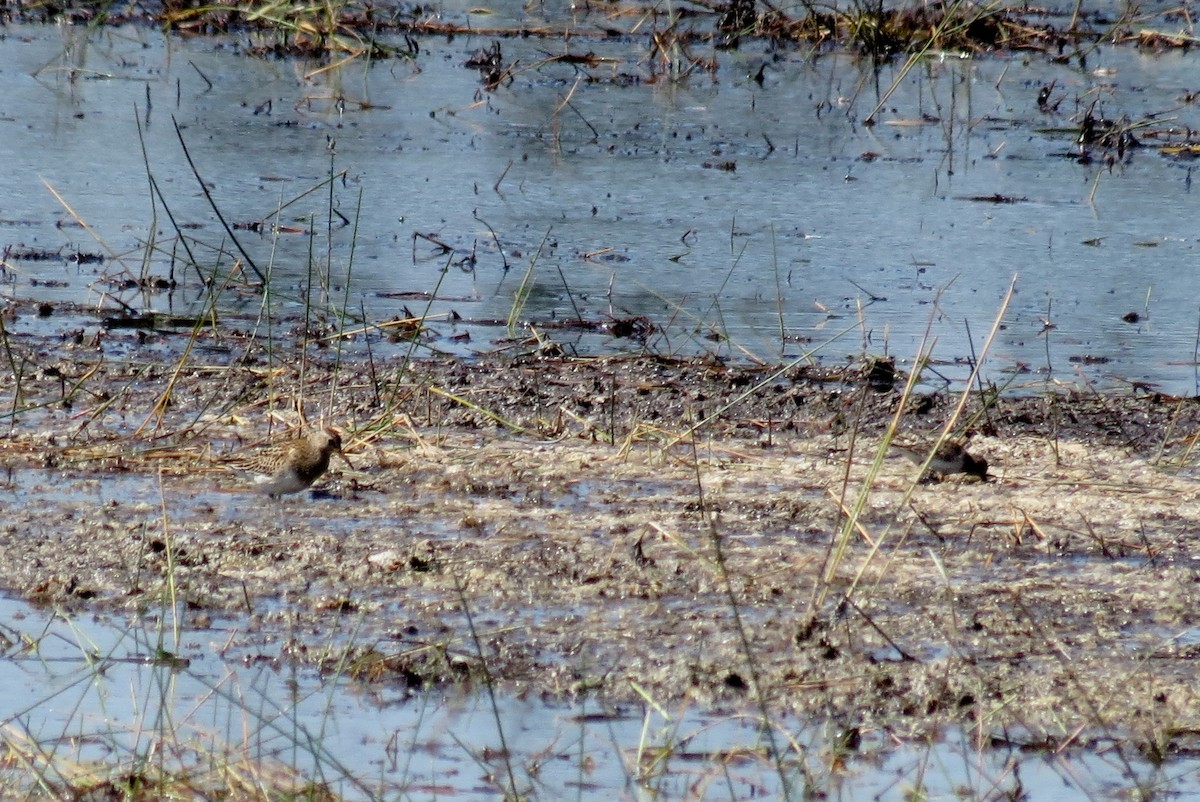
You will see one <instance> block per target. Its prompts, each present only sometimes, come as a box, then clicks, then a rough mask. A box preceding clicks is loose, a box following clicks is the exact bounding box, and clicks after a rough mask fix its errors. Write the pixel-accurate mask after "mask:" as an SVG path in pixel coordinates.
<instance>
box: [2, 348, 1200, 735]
mask: <svg viewBox="0 0 1200 802" xmlns="http://www.w3.org/2000/svg"><path fill="white" fill-rule="evenodd" d="M321 359H322V360H323V359H324V357H321ZM75 369H76V370H78V371H80V373H81V374H82V373H83V372H87V373H88V380H87V386H88V387H89V393H90V395H89V399H90V401H91V404H90V405H84V404H82V403H80V401H81V400H82V399H80V397H79V396H76V399H77V401H76V403H73V404H68V405H67V406H64V405H63V404H62V403H61V402H60V403H58V404H53V403H51V401H50V397H52V396H53V394H55V393H57V392H59V391H60V389H59V388H60V383H59V381H58V380H57V379H56V378H55V377H54V376H47V375H44V374H43V375H42V377H41V378H40V380H38V381H34V380H28V381H26V382H25V383H24V384H23V386H22V391H23V397H22V399H21V402H22V403H23V404H25V405H28V407H29V409H30V411H29V412H28V413H25V414H18V415H17V416H16V417H13V418H10V421H11V423H12V428H11V430H10V431H9V432H8V434H7V435H6V436H5V438H4V440H3V441H2V443H0V446H2V451H0V454H2V455H3V459H4V464H5V465H6V466H7V473H6V476H7V479H8V481H7V487H6V489H5V493H4V495H5V500H4V504H5V507H6V508H7V511H6V516H5V521H4V522H3V524H2V525H0V544H2V545H3V548H2V549H0V586H2V587H3V588H4V589H5V590H7V591H8V592H10V593H13V594H16V595H19V596H21V597H24V598H26V599H30V600H33V601H35V602H39V603H44V604H47V605H56V606H61V607H64V608H66V609H69V610H74V611H76V612H84V611H88V610H93V611H109V612H110V613H112V614H118V615H122V614H135V615H142V616H150V617H154V616H158V615H162V614H163V613H164V610H165V607H164V605H165V604H166V603H167V602H166V601H165V600H166V599H167V598H168V591H169V589H170V588H171V587H173V588H174V592H175V593H177V598H178V599H179V600H180V601H181V608H180V609H182V610H183V611H184V616H185V621H187V622H188V623H189V624H190V626H191V627H192V628H194V629H195V631H196V632H195V638H193V642H194V643H196V644H199V643H201V642H204V643H206V644H207V645H205V646H200V647H199V648H216V644H217V642H218V641H221V642H223V643H224V646H222V647H221V648H230V647H231V646H236V647H237V648H238V649H240V650H242V653H243V654H252V655H255V658H254V659H264V660H269V661H280V662H287V661H299V662H301V663H303V664H307V665H314V666H319V667H321V668H322V669H324V670H328V671H330V672H348V673H350V674H351V675H353V676H354V677H355V678H356V679H358V680H360V681H363V682H367V683H376V682H378V683H399V684H401V685H404V686H407V687H411V688H413V689H418V688H428V687H432V686H437V685H439V684H443V683H452V684H456V685H458V684H465V685H467V686H471V685H474V684H477V683H478V682H480V681H481V678H482V676H483V674H482V672H481V671H480V666H481V660H480V655H479V653H478V652H477V651H476V649H475V646H474V640H473V638H472V636H471V630H470V626H469V625H468V616H467V613H469V614H470V623H471V625H473V627H474V630H475V632H476V633H477V634H478V636H479V639H480V643H481V644H482V648H483V650H484V653H483V658H484V659H485V660H486V665H487V673H488V674H489V675H490V676H491V677H492V678H493V679H494V680H495V681H497V682H498V683H500V684H501V685H502V686H503V687H505V688H508V689H510V690H513V691H516V692H518V693H536V694H545V695H549V696H575V695H579V694H584V693H587V694H592V695H594V696H596V697H598V698H600V699H603V700H607V701H610V702H613V703H619V702H625V701H631V700H635V699H637V698H638V693H639V691H637V690H635V689H637V688H640V689H644V690H645V691H646V692H649V693H651V694H652V695H653V696H654V698H656V699H658V700H661V701H664V702H668V701H670V702H677V701H682V700H684V699H687V700H692V701H695V702H699V703H703V704H715V703H721V704H744V703H749V702H750V701H751V700H752V699H753V698H755V697H754V689H755V688H757V689H758V691H759V692H760V693H761V694H762V697H763V698H764V699H765V700H766V702H767V704H768V706H769V708H770V709H772V710H777V711H780V712H785V711H786V712H796V713H802V714H806V715H808V714H811V715H817V716H823V717H829V718H832V719H833V720H834V721H837V722H842V723H844V724H845V725H846V726H847V727H883V728H885V729H886V730H888V731H891V732H895V733H897V734H907V733H916V732H925V731H929V730H930V729H934V728H937V727H940V726H942V725H944V724H950V723H954V724H961V725H964V726H967V727H968V728H969V729H972V730H974V731H976V732H977V733H979V734H981V735H987V736H988V737H992V736H997V737H999V736H1000V735H1001V734H1003V733H1009V734H1011V735H1012V737H1013V738H1014V739H1016V740H1018V741H1032V742H1045V743H1055V744H1057V743H1061V742H1062V739H1068V738H1082V739H1085V740H1086V739H1088V738H1096V737H1116V736H1120V737H1122V738H1133V739H1134V740H1135V741H1137V743H1138V744H1139V745H1140V746H1142V747H1144V748H1146V749H1150V750H1153V749H1158V750H1164V752H1165V751H1169V750H1172V749H1174V750H1191V749H1192V748H1193V745H1192V744H1191V743H1190V742H1191V740H1192V735H1191V733H1194V732H1197V731H1200V721H1197V720H1196V716H1197V713H1196V710H1197V709H1200V708H1198V706H1197V704H1196V702H1197V699H1196V693H1195V687H1194V676H1195V667H1194V662H1193V661H1194V656H1195V654H1196V653H1197V651H1196V647H1195V636H1194V634H1193V632H1194V627H1195V626H1196V624H1197V618H1198V617H1200V613H1198V612H1197V610H1198V609H1200V605H1198V604H1197V602H1198V601H1200V599H1198V596H1200V592H1198V589H1197V588H1198V585H1200V562H1198V561H1197V560H1196V557H1195V549H1194V547H1193V543H1192V538H1193V537H1194V535H1195V532H1196V531H1197V530H1198V529H1200V505H1198V504H1197V496H1198V495H1200V494H1198V493H1197V485H1196V482H1195V479H1194V468H1193V467H1192V466H1193V463H1194V455H1193V453H1192V446H1193V440H1194V433H1195V432H1196V431H1197V423H1198V418H1200V402H1198V401H1197V400H1196V399H1180V398H1168V397H1164V396H1161V395H1147V394H1130V395H1126V396H1115V395H1109V396H1096V395H1091V394H1059V395H1046V396H1042V397H1026V398H1004V397H1002V398H1000V399H998V400H995V401H994V403H992V404H991V405H990V406H989V407H988V409H987V411H986V413H985V414H980V415H978V416H974V413H976V412H980V410H981V403H980V400H979V399H978V398H974V399H972V400H971V402H970V403H969V404H968V407H967V410H966V413H965V417H964V418H963V420H964V421H965V420H968V419H970V418H971V416H974V420H975V423H974V425H973V426H972V427H971V433H972V437H971V439H970V446H969V447H970V449H971V450H972V451H973V452H975V453H977V454H979V455H982V456H984V457H986V458H987V459H988V461H989V463H990V464H991V466H992V470H991V473H992V481H989V482H977V481H972V480H968V479H965V478H961V479H956V478H950V479H947V480H945V481H943V482H939V483H918V482H916V481H915V480H916V479H917V476H916V468H915V467H914V466H913V465H912V464H911V463H909V462H908V461H907V460H905V459H903V458H900V457H897V456H894V455H889V456H887V458H886V459H884V461H883V462H882V465H881V467H880V469H879V472H878V475H877V476H876V477H875V478H874V480H873V481H872V484H871V487H872V489H871V491H870V493H869V494H868V496H867V498H866V501H865V503H864V505H863V512H862V514H861V517H860V519H859V521H860V524H861V528H860V531H859V532H858V533H856V534H854V535H853V537H851V538H849V539H847V540H846V541H845V545H844V553H843V555H842V557H841V559H840V561H837V562H836V565H835V564H834V559H833V558H831V557H830V554H831V551H832V552H834V553H836V551H837V549H836V548H835V544H836V543H838V542H839V539H838V533H839V531H840V527H841V526H842V524H843V521H844V517H843V516H842V512H841V510H842V509H843V508H845V509H849V508H851V507H853V506H854V504H855V500H856V498H857V497H858V495H859V493H860V492H861V490H862V488H863V486H864V484H865V483H866V482H867V477H868V472H869V470H870V463H871V460H872V457H873V454H874V449H875V447H876V445H877V444H878V442H879V440H880V438H881V437H882V434H883V431H884V429H885V428H886V425H887V422H888V420H889V419H890V417H891V416H892V414H893V413H894V411H895V408H896V406H897V405H898V403H899V401H900V394H899V389H898V388H893V389H890V390H886V391H881V390H880V389H879V388H878V386H873V385H872V382H870V381H869V380H868V378H869V374H868V372H867V371H865V370H861V369H858V368H854V369H848V370H845V371H840V372H839V371H829V370H825V369H820V370H818V369H815V368H812V369H808V368H806V369H800V368H794V369H791V370H788V371H783V372H778V369H777V368H767V367H749V366H730V365H724V364H721V363H720V362H718V361H715V360H690V361H676V360H668V359H661V358H651V357H612V358H605V359H590V360H567V359H561V358H551V359H547V358H542V357H538V356H536V355H533V354H529V355H525V356H520V357H506V358H492V359H483V360H478V361H472V362H466V361H460V360H438V361H415V362H410V363H406V364H393V365H375V366H374V370H373V371H370V372H368V371H366V370H365V369H364V366H362V365H358V366H356V367H355V368H354V369H353V370H351V369H349V368H347V367H346V366H344V365H343V366H342V367H341V368H340V369H338V370H336V371H335V369H334V367H333V365H331V364H329V363H327V362H323V361H320V360H316V359H314V360H312V361H310V362H309V364H307V365H306V366H305V368H304V374H303V377H302V376H301V374H300V372H299V371H296V370H293V369H290V368H286V367H282V366H279V365H275V366H273V367H272V368H271V369H270V371H269V372H268V371H266V370H264V368H263V366H262V365H239V366H229V367H226V368H225V369H222V370H216V369H215V368H214V369H209V370H199V369H197V370H184V371H174V370H170V369H153V370H147V366H146V365H145V364H142V365H134V364H133V363H124V364H121V363H117V362H103V363H97V364H93V365H91V366H86V365H82V364H79V363H78V362H77V364H76V368H75ZM774 373H778V375H775V376H773V375H772V374H774ZM264 376H266V377H267V378H264ZM372 376H373V377H374V378H373V379H372V378H370V377H372ZM331 387H333V388H334V394H335V396H336V401H335V409H336V410H337V412H336V413H335V414H333V415H332V416H331V417H330V418H329V420H330V421H331V422H332V423H334V424H335V425H337V426H339V427H340V428H341V429H342V430H343V431H344V432H347V433H348V435H349V436H348V438H347V440H348V449H347V450H348V451H349V453H350V456H351V459H352V461H353V463H354V468H353V469H351V468H350V467H348V466H345V465H337V464H336V463H335V466H334V469H333V470H332V472H331V473H330V474H329V475H328V477H327V481H324V482H321V483H319V485H318V487H319V490H318V492H316V493H314V494H312V495H311V496H310V495H307V494H306V495H305V496H303V497H292V498H285V499H283V500H267V499H263V498H261V497H258V496H255V495H253V494H251V493H248V492H246V490H245V488H244V487H242V486H240V485H238V484H236V483H231V479H230V478H229V476H228V475H227V474H226V472H224V471H223V470H222V469H221V467H220V462H221V458H222V455H224V454H226V453H228V452H229V451H230V450H231V449H234V448H237V447H238V446H239V444H241V443H245V442H249V441H253V440H254V439H256V438H258V437H259V436H260V435H264V434H265V433H266V428H265V424H266V422H267V421H268V420H271V419H273V418H274V419H278V420H280V421H288V420H289V419H294V417H295V416H294V413H293V412H292V411H291V410H292V409H294V407H293V406H292V404H291V401H292V400H294V399H295V398H296V397H298V396H299V395H301V394H300V393H299V392H298V389H299V388H304V389H305V392H304V393H303V397H304V398H305V400H306V402H307V403H306V405H305V408H306V410H307V413H308V417H309V418H310V419H315V418H316V417H317V416H318V415H319V414H320V413H321V412H322V410H324V409H328V406H327V405H328V403H329V398H330V388H331ZM282 388H289V389H290V392H286V393H285V392H283V391H282ZM164 398H166V399H168V400H167V401H166V402H164V401H163V399H164ZM102 399H103V400H102ZM956 401H957V399H956V398H955V397H953V396H941V395H933V396H919V397H915V398H912V399H909V405H908V411H907V413H906V414H905V415H904V418H903V424H902V432H903V434H904V435H906V436H908V437H910V438H918V439H919V438H920V437H922V436H929V435H930V434H931V433H932V432H934V431H935V430H936V427H937V426H938V425H940V423H941V422H942V421H944V420H945V419H946V416H947V415H948V414H949V411H950V409H951V408H952V406H953V404H954V403H955V402H956ZM4 403H5V405H6V406H8V407H9V408H11V405H12V399H11V398H8V397H6V398H5V399H4ZM39 404H40V406H39ZM156 404H157V405H158V406H157V407H156ZM101 407H103V409H102V411H99V412H98V410H99V409H100V408H101ZM155 409H158V410H159V414H154V410H155ZM147 421H149V422H148V423H147ZM689 421H691V422H696V421H704V422H703V423H702V425H700V426H698V427H696V428H695V429H694V432H689V424H688V422H689ZM83 423H86V425H81V424H83ZM142 423H145V424H146V425H145V426H144V428H142V431H141V432H140V433H135V430H136V426H137V425H140V424H142ZM114 483H116V485H114ZM114 486H117V487H119V489H118V490H116V491H108V492H105V491H104V488H105V487H114ZM114 494H115V495H114ZM97 498H102V499H103V500H102V502H100V503H97V501H96V499H97ZM823 577H828V582H826V581H824V580H823ZM168 578H170V582H168ZM847 592H849V597H848V598H847V596H846V594H847ZM735 607H736V611H737V616H738V617H740V619H741V621H742V625H743V630H744V633H745V636H746V639H747V641H748V643H749V648H750V655H751V659H747V654H746V650H745V648H744V647H743V645H742V640H741V638H742V634H741V632H740V631H739V629H738V626H737V624H736V620H735V616H734V613H733V611H734V608H735ZM230 622H235V623H233V624H231V623H230ZM206 627H212V628H213V629H212V630H211V634H212V637H211V638H206V637H205V636H204V633H205V632H206V631H207V630H206ZM1014 728H1015V729H1014ZM1004 737H1007V736H1004Z"/></svg>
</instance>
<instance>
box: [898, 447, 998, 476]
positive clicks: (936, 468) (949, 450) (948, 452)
mask: <svg viewBox="0 0 1200 802" xmlns="http://www.w3.org/2000/svg"><path fill="white" fill-rule="evenodd" d="M892 447H893V448H895V449H896V450H897V451H899V452H900V453H901V454H903V455H904V456H906V457H908V458H909V459H910V460H912V461H913V462H915V463H916V464H917V465H924V464H925V458H926V457H928V456H929V450H930V448H932V446H926V447H924V448H921V447H919V446H918V447H913V446H907V445H901V444H899V443H892ZM987 470H988V464H987V460H985V459H984V458H983V457H974V456H972V455H971V452H969V451H967V449H966V448H964V447H963V445H962V443H956V442H954V441H953V440H947V441H946V442H944V443H942V445H941V447H940V448H938V450H937V453H936V454H934V455H933V459H932V460H930V462H929V468H928V470H927V474H928V475H929V476H938V477H944V476H949V475H950V474H954V473H965V474H967V475H968V476H977V477H979V478H980V479H982V480H983V481H985V482H986V481H987V478H988V472H987Z"/></svg>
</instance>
